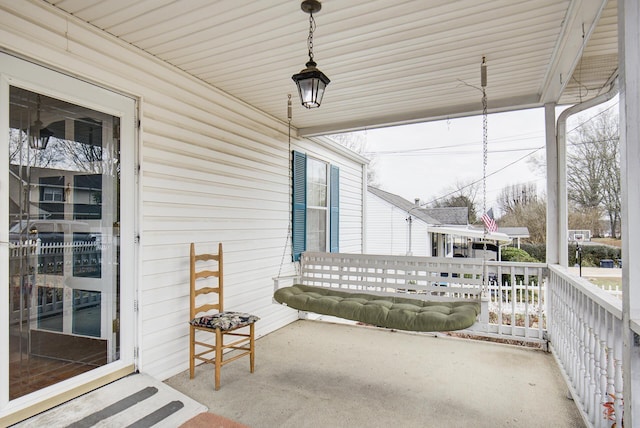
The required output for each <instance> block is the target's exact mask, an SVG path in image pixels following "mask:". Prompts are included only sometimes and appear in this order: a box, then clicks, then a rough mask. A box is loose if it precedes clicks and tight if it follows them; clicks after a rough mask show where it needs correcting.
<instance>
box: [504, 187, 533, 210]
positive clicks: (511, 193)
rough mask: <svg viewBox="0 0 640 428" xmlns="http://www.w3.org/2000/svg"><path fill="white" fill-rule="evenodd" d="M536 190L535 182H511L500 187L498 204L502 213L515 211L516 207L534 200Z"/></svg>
mask: <svg viewBox="0 0 640 428" xmlns="http://www.w3.org/2000/svg"><path fill="white" fill-rule="evenodd" d="M537 200H538V192H537V189H536V185H535V183H520V184H512V185H510V186H506V187H503V188H502V191H501V192H500V194H499V195H498V205H499V206H500V209H501V210H502V212H503V213H505V214H508V213H511V212H515V211H516V209H517V208H518V207H521V206H524V205H527V204H530V203H532V202H536V201H537Z"/></svg>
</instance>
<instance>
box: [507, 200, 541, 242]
mask: <svg viewBox="0 0 640 428" xmlns="http://www.w3.org/2000/svg"><path fill="white" fill-rule="evenodd" d="M506 189H509V188H506ZM521 201H522V202H524V201H525V199H522V200H521ZM499 223H500V226H503V227H517V226H527V228H528V229H529V241H531V242H534V243H540V242H546V239H547V201H546V199H545V198H544V197H541V196H537V195H536V197H535V198H527V199H526V203H518V204H515V205H513V206H512V208H511V209H510V210H509V211H506V212H505V214H504V215H503V216H502V217H500V219H499Z"/></svg>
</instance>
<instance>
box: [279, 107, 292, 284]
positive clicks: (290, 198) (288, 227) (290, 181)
mask: <svg viewBox="0 0 640 428" xmlns="http://www.w3.org/2000/svg"><path fill="white" fill-rule="evenodd" d="M291 110H292V109H291V94H288V99H287V120H288V122H289V135H288V138H289V166H288V170H289V183H288V185H289V186H290V188H289V224H288V226H287V240H286V241H285V243H284V248H283V250H282V259H281V260H280V268H279V269H278V278H279V277H280V274H281V273H282V266H283V265H284V258H285V256H286V255H287V246H288V245H289V242H290V240H291V234H292V230H291V229H292V227H293V224H292V223H293V217H292V216H293V213H292V212H291V211H292V210H293V194H292V192H293V189H292V188H291V186H292V185H293V183H292V182H293V177H292V176H291V174H292V172H291V170H292V168H293V165H292V162H293V160H292V158H291V156H292V152H291V117H292V112H291Z"/></svg>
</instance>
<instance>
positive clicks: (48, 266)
mask: <svg viewBox="0 0 640 428" xmlns="http://www.w3.org/2000/svg"><path fill="white" fill-rule="evenodd" d="M9 122H10V123H9V125H10V135H9V195H8V204H9V225H8V227H9V353H10V356H9V377H10V379H9V383H10V385H9V396H10V397H9V398H10V399H15V398H18V397H21V396H23V395H25V394H28V393H31V392H34V391H37V390H38V389H41V388H43V387H45V386H48V385H51V384H54V383H57V382H60V381H62V380H65V379H68V378H70V377H73V376H75V375H78V374H80V373H83V372H86V371H89V370H92V369H94V368H96V367H99V366H102V365H105V364H108V363H111V362H113V361H116V360H118V359H119V357H120V341H119V337H120V335H119V308H120V302H119V297H120V280H119V269H118V265H119V224H120V214H119V213H120V203H119V201H120V194H119V189H120V170H119V154H120V148H119V144H120V126H119V118H118V117H115V116H111V115H107V114H104V113H101V112H98V111H94V110H91V109H88V108H85V107H81V106H78V105H75V104H72V103H69V102H66V101H62V100H59V99H55V98H51V97H47V96H45V95H42V94H38V93H35V92H32V91H29V90H26V89H21V88H18V87H14V86H12V87H10V111H9ZM3 197H7V196H3ZM5 201H7V200H5ZM5 203H6V202H5Z"/></svg>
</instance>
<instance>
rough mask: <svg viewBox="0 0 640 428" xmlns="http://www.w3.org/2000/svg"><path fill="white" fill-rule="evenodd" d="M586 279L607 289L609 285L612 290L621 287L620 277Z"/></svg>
mask: <svg viewBox="0 0 640 428" xmlns="http://www.w3.org/2000/svg"><path fill="white" fill-rule="evenodd" d="M587 279H588V280H589V282H591V283H592V284H595V285H597V286H598V287H600V288H604V289H609V287H611V288H612V289H614V290H621V289H622V278H603V277H597V278H596V277H591V278H587Z"/></svg>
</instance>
